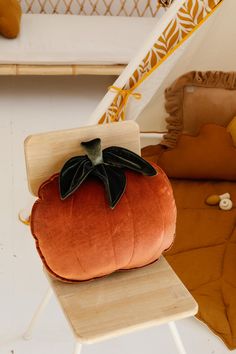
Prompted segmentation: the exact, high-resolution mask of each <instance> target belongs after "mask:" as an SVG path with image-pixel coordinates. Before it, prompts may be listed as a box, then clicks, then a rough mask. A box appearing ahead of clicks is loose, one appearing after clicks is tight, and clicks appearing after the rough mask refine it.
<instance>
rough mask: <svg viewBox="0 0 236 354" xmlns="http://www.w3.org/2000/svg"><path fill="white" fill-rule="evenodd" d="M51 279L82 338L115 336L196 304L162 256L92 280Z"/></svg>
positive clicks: (176, 315)
mask: <svg viewBox="0 0 236 354" xmlns="http://www.w3.org/2000/svg"><path fill="white" fill-rule="evenodd" d="M47 277H48V279H49V282H50V284H51V286H52V288H53V291H54V292H55V294H56V297H57V298H58V300H59V303H60V305H61V307H62V309H63V311H64V313H65V316H66V318H67V320H68V321H69V323H70V325H71V327H72V329H73V332H74V334H75V336H76V337H77V338H78V340H79V341H80V342H87V343H93V342H96V341H100V340H103V339H107V338H110V337H113V336H117V335H121V334H125V333H128V332H132V331H134V330H137V329H141V328H147V327H150V326H153V325H159V324H161V323H165V322H170V321H175V320H178V319H180V318H184V317H188V316H192V315H194V314H196V312H197V304H196V302H195V300H194V299H193V298H192V296H191V295H190V293H189V292H188V291H187V289H186V288H185V287H184V285H183V284H182V282H181V281H180V279H179V278H178V277H177V275H176V274H175V273H174V271H173V270H172V268H171V267H170V266H169V264H168V263H167V261H166V260H165V258H164V257H161V258H160V259H159V261H157V262H155V263H153V264H151V265H149V266H146V267H144V268H140V269H136V270H130V271H120V272H116V273H113V274H111V275H109V276H106V277H104V278H100V279H97V280H93V281H88V282H82V283H76V284H68V283H62V282H61V281H58V280H56V279H54V278H52V277H51V276H50V275H47Z"/></svg>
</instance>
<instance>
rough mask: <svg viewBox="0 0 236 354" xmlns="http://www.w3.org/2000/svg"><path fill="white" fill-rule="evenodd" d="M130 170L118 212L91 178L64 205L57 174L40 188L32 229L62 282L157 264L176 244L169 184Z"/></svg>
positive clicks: (46, 260)
mask: <svg viewBox="0 0 236 354" xmlns="http://www.w3.org/2000/svg"><path fill="white" fill-rule="evenodd" d="M157 169H158V174H157V175H156V176H153V177H148V176H142V175H140V174H137V173H135V172H132V171H126V172H125V173H126V178H127V187H126V191H125V193H124V195H123V197H122V198H121V200H120V202H119V203H118V205H117V206H116V208H115V209H114V210H112V209H110V208H109V205H108V203H107V199H106V195H105V191H104V187H103V185H102V183H101V182H100V181H98V180H96V179H93V178H89V179H88V180H86V181H85V182H84V183H83V184H82V186H81V187H80V188H79V189H78V190H77V191H76V192H75V193H74V194H73V195H71V196H70V197H68V198H67V199H66V200H64V201H62V200H61V199H60V196H59V188H58V175H55V176H53V177H52V178H51V179H49V180H48V181H46V182H45V183H44V184H43V185H42V186H41V187H40V189H39V199H38V200H37V201H36V203H35V204H34V206H33V209H32V214H31V230H32V234H33V235H34V237H35V239H36V245H37V249H38V251H39V254H40V256H41V258H42V261H43V262H44V264H45V266H46V268H47V270H48V271H49V272H50V273H51V274H53V275H54V276H56V277H57V278H59V279H61V280H64V281H71V282H73V281H83V280H90V279H93V278H97V277H101V276H104V275H107V274H110V273H112V272H114V271H116V270H119V269H123V270H125V269H132V268H137V267H142V266H145V265H147V264H150V263H152V262H154V261H156V260H157V259H158V258H159V257H160V255H161V254H162V253H163V251H165V250H166V249H168V248H169V247H170V246H171V244H172V243H173V240H174V234H175V224H176V207H175V202H174V198H173V192H172V188H171V185H170V183H169V181H168V179H167V177H166V175H165V174H164V172H163V171H162V170H161V169H160V168H157Z"/></svg>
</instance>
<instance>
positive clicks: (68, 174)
mask: <svg viewBox="0 0 236 354" xmlns="http://www.w3.org/2000/svg"><path fill="white" fill-rule="evenodd" d="M81 145H82V146H83V147H84V149H85V151H86V153H87V155H85V156H75V157H72V158H71V159H70V160H68V161H67V162H66V163H65V165H64V166H63V168H62V170H61V172H60V176H59V189H60V195H61V199H62V200H63V199H66V198H67V197H69V196H70V195H71V194H72V193H74V192H75V191H76V190H77V188H79V187H80V185H81V184H82V183H83V181H84V180H85V179H86V178H87V177H88V176H89V175H91V176H95V177H97V178H99V179H100V180H101V181H102V182H103V184H104V186H105V190H106V193H107V198H108V201H109V205H110V207H111V208H112V209H113V208H114V207H115V206H116V205H117V203H118V202H119V200H120V198H121V197H122V195H123V194H124V191H125V187H126V176H125V172H124V169H126V168H127V169H130V170H133V171H136V172H139V173H142V174H143V175H146V176H155V175H156V174H157V171H156V170H155V168H154V167H152V165H150V164H149V163H148V162H147V161H145V160H144V159H143V158H142V157H140V156H139V155H137V154H135V153H134V152H132V151H130V150H127V149H125V148H121V147H118V146H112V147H109V148H106V149H104V150H103V151H102V149H101V140H100V139H98V138H97V139H93V140H91V141H88V142H84V143H82V144H81Z"/></svg>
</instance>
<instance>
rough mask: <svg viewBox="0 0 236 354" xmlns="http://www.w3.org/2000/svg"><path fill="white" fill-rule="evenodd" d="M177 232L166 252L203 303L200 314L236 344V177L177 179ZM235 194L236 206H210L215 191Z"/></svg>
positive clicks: (175, 186) (232, 195)
mask: <svg viewBox="0 0 236 354" xmlns="http://www.w3.org/2000/svg"><path fill="white" fill-rule="evenodd" d="M171 182H172V186H173V190H174V195H175V199H176V204H177V210H178V218H177V233H176V240H175V243H174V245H173V247H172V249H171V250H170V251H169V252H168V253H167V255H166V258H167V260H168V261H169V263H170V264H171V266H172V267H173V268H174V270H175V271H176V273H177V274H178V276H179V277H180V278H181V280H182V281H183V283H184V284H185V285H186V287H187V288H188V289H189V290H190V291H191V293H192V295H193V296H194V297H195V299H196V301H197V302H198V304H199V313H198V315H197V317H198V318H199V319H200V320H202V321H204V322H205V323H207V325H208V326H209V327H210V328H211V329H212V330H213V332H214V333H215V334H217V335H218V336H220V337H221V338H222V339H223V341H224V342H225V343H226V345H227V346H228V347H229V348H230V349H235V348H236V182H214V181H190V180H177V179H172V181H171ZM225 192H228V193H230V194H231V199H232V201H233V204H234V207H233V209H232V210H231V211H222V210H220V209H219V207H218V206H208V205H206V204H205V202H204V201H205V198H206V196H208V195H211V194H223V193H225Z"/></svg>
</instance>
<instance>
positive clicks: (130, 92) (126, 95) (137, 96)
mask: <svg viewBox="0 0 236 354" xmlns="http://www.w3.org/2000/svg"><path fill="white" fill-rule="evenodd" d="M108 89H109V90H110V91H111V92H115V93H118V94H120V95H121V96H122V98H123V101H122V104H121V105H120V107H119V109H118V110H117V112H116V114H115V117H114V120H115V121H118V119H119V116H120V114H121V119H122V120H125V107H126V103H127V101H128V98H129V96H132V97H134V98H135V99H136V100H140V99H141V98H142V95H141V93H139V92H133V90H134V87H133V88H131V89H121V88H120V87H117V86H109V88H108ZM122 110H123V112H122Z"/></svg>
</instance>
